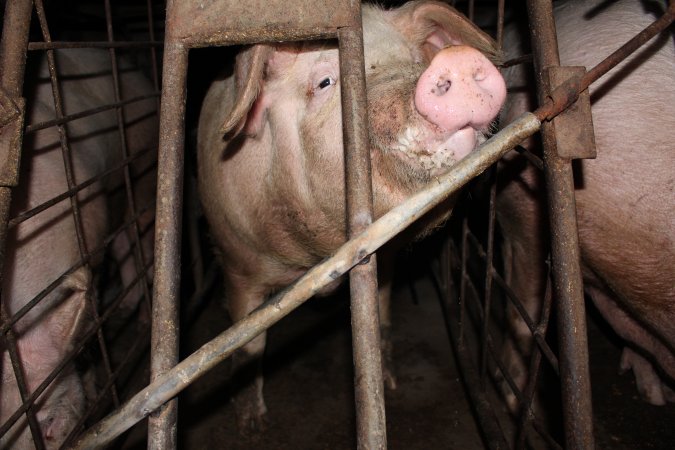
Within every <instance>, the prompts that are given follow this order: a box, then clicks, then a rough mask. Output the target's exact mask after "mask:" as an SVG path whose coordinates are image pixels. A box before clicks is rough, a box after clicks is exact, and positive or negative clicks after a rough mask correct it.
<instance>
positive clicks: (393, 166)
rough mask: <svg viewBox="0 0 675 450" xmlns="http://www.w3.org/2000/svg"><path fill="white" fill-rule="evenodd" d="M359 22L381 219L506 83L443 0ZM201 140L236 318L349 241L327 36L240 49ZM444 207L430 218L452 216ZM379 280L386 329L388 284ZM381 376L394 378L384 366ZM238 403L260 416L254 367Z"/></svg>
mask: <svg viewBox="0 0 675 450" xmlns="http://www.w3.org/2000/svg"><path fill="white" fill-rule="evenodd" d="M363 29H364V51H365V70H366V84H367V103H368V113H369V121H370V122H369V124H370V134H369V135H370V140H369V144H370V155H371V163H372V183H373V201H374V214H375V216H376V217H379V216H381V215H382V214H383V213H385V212H386V211H388V210H389V209H390V208H392V207H393V206H394V205H397V204H398V203H400V202H401V201H403V200H404V199H406V198H407V197H408V196H409V195H411V194H412V193H414V192H416V191H417V190H419V189H420V188H421V187H423V186H424V185H425V184H426V183H428V182H430V181H432V180H433V179H434V177H435V176H437V175H439V174H442V173H444V172H445V171H447V170H448V169H449V168H450V167H452V166H453V164H455V162H456V161H458V160H460V159H461V158H463V157H464V156H466V155H467V154H468V153H469V152H471V151H472V150H473V149H474V148H475V147H476V146H477V145H478V144H479V143H481V142H482V141H483V140H484V139H485V134H486V133H487V132H488V131H489V127H490V124H491V121H492V120H493V119H494V118H495V116H496V115H497V113H498V111H499V109H500V107H501V105H502V102H503V100H504V97H505V87H504V83H503V80H502V78H501V75H500V74H499V72H498V71H497V69H496V68H495V67H494V65H493V64H492V63H491V60H495V59H497V58H498V51H497V50H496V48H495V45H494V42H493V41H492V40H491V39H490V38H489V37H488V36H487V35H486V34H484V33H483V32H481V31H480V30H479V29H477V28H476V27H475V26H474V25H473V24H471V23H470V22H469V21H468V20H467V19H466V18H464V17H463V16H462V15H461V14H459V13H458V12H457V11H455V10H454V9H452V8H450V7H448V6H447V5H445V4H443V3H440V2H431V1H420V2H411V3H408V4H406V5H404V6H403V7H401V8H399V9H395V10H390V11H387V10H383V9H381V8H378V7H374V6H369V5H364V6H363ZM223 136H224V137H223ZM198 147H199V149H198V151H199V154H198V178H199V193H200V197H201V201H202V204H203V207H204V212H205V215H206V217H207V219H208V222H209V225H210V229H211V234H212V235H213V237H214V240H215V243H216V245H217V247H218V250H219V255H220V259H221V262H222V266H223V271H224V274H225V291H226V292H225V296H226V300H227V304H228V307H229V312H230V315H231V316H232V319H233V320H235V321H236V320H239V319H241V318H242V317H244V316H245V315H246V314H248V313H249V312H250V311H252V310H253V309H254V308H256V307H257V306H259V305H260V304H261V303H262V302H263V301H264V300H265V299H266V297H267V296H268V295H270V294H271V293H272V292H274V291H276V290H278V289H280V288H282V287H284V286H286V285H288V284H290V283H291V282H293V281H294V280H295V279H297V278H298V277H299V276H301V275H302V274H303V273H304V272H305V271H306V270H307V269H308V268H310V267H312V266H313V265H314V264H316V263H317V262H319V261H320V260H321V259H323V258H325V257H326V256H328V255H330V254H331V253H332V252H333V251H334V250H335V249H336V248H337V247H338V246H339V245H340V244H342V243H343V242H344V241H345V238H346V226H345V221H346V217H345V190H344V161H343V148H342V121H341V107H340V74H339V64H338V52H337V49H336V44H335V42H326V41H321V42H310V43H300V44H275V45H255V46H253V47H250V48H248V49H246V50H244V51H243V52H242V53H240V54H239V56H238V57H237V60H236V66H235V69H234V72H233V74H232V75H230V76H229V77H226V78H225V79H224V80H222V81H218V82H215V83H213V85H212V86H211V88H210V90H209V92H208V94H207V96H206V99H205V101H204V104H203V106H202V111H201V117H200V123H199V133H198ZM451 206H452V205H451V202H448V203H447V204H446V205H445V209H444V210H443V211H442V212H440V213H438V214H437V216H436V217H435V218H434V219H435V220H434V221H435V222H436V223H437V222H438V221H439V220H442V219H444V218H447V217H448V215H449V214H450V211H451ZM380 261H381V263H382V264H381V265H384V264H386V261H382V259H381V260H380ZM381 288H382V289H384V291H385V292H382V290H381V293H380V296H381V299H380V300H381V302H382V303H381V307H380V311H381V313H380V314H381V323H382V326H383V328H385V329H386V328H387V327H388V326H389V317H388V313H387V307H386V304H387V303H388V283H387V282H386V281H384V282H381ZM386 334H387V333H385V332H383V336H386ZM264 342H265V335H264V334H263V335H261V336H259V337H258V338H256V339H255V340H254V341H252V342H251V343H250V344H249V345H247V346H246V347H245V348H244V349H242V350H241V351H239V352H237V353H236V354H235V356H234V365H235V366H241V365H243V364H244V363H245V362H247V361H251V360H256V358H257V357H259V356H260V355H261V354H262V352H263V349H264ZM383 348H385V349H387V348H390V346H389V345H388V344H387V343H383ZM385 351H386V350H385ZM384 360H385V361H387V360H388V358H387V356H386V355H385V357H384ZM385 379H386V380H387V384H388V385H389V386H390V387H393V386H395V380H394V378H393V375H391V372H390V371H389V370H388V368H387V367H385ZM235 409H236V412H237V420H238V425H239V429H240V431H244V432H245V431H247V430H250V429H257V428H259V427H260V426H261V425H262V424H263V420H262V419H263V416H264V414H265V412H266V407H265V404H264V401H263V396H262V379H261V377H260V376H258V377H257V378H256V380H255V381H254V382H253V383H248V384H247V385H246V387H244V388H243V389H242V390H241V391H240V393H239V394H238V395H236V396H235Z"/></svg>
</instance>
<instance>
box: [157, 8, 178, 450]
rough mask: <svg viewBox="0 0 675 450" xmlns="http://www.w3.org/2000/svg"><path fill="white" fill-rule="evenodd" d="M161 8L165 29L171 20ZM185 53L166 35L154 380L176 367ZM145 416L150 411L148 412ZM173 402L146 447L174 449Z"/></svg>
mask: <svg viewBox="0 0 675 450" xmlns="http://www.w3.org/2000/svg"><path fill="white" fill-rule="evenodd" d="M178 3H180V2H177V1H173V0H172V1H170V2H169V4H168V7H167V11H168V12H167V29H169V30H170V29H171V28H172V23H173V20H175V18H176V17H175V11H174V8H175V6H176V4H178ZM187 64H188V49H187V48H186V47H184V46H183V45H182V44H180V43H177V42H176V41H175V40H173V39H172V37H171V36H168V39H167V41H166V44H165V47H164V72H163V81H162V99H161V103H162V110H161V115H160V125H159V129H160V136H159V155H158V163H157V164H158V167H157V212H156V219H155V230H156V232H155V271H154V273H155V278H154V286H153V298H154V302H153V313H152V342H151V349H152V356H151V363H150V365H151V371H150V379H151V381H155V380H157V379H159V378H160V377H163V375H164V374H165V373H167V371H168V370H169V369H171V368H172V367H174V366H175V365H176V364H177V363H178V337H179V336H178V302H179V300H180V270H179V269H178V268H179V267H180V259H181V253H180V252H181V224H182V209H183V201H182V200H183V196H182V193H183V158H184V155H183V147H184V133H185V120H184V119H185V98H186V86H187V67H188V66H187ZM148 412H150V411H148ZM177 417H178V404H177V401H176V400H173V401H171V402H169V403H168V404H166V405H165V406H163V407H162V408H161V409H160V410H159V411H157V412H156V413H154V414H153V415H152V416H151V417H150V419H149V422H148V448H150V449H171V448H175V447H176V419H177Z"/></svg>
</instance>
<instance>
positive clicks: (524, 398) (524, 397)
mask: <svg viewBox="0 0 675 450" xmlns="http://www.w3.org/2000/svg"><path fill="white" fill-rule="evenodd" d="M466 284H467V286H468V287H469V288H470V289H469V292H470V293H471V294H472V295H471V298H473V300H474V304H475V305H476V308H477V309H476V311H477V313H478V318H477V319H478V321H479V322H480V324H482V323H484V322H485V311H484V310H483V308H482V305H481V302H480V295H479V293H478V289H477V288H476V285H475V284H474V282H473V280H472V279H471V277H470V276H468V275H467V276H466ZM549 307H550V303H549ZM474 325H475V327H476V329H478V328H479V327H478V324H474ZM486 340H487V348H488V350H489V352H490V356H491V358H492V360H493V361H494V362H495V364H496V365H497V368H498V369H499V371H500V372H501V373H502V376H503V377H504V380H505V381H506V382H507V384H508V385H509V387H510V388H511V391H512V392H513V394H514V395H515V396H516V399H517V400H518V403H519V404H521V405H529V403H530V402H531V400H532V397H531V395H533V393H532V394H528V393H527V392H525V393H524V392H522V391H521V390H520V389H519V388H518V386H517V385H516V383H515V381H514V380H513V377H512V376H511V374H510V373H509V372H508V370H507V368H506V366H505V365H504V363H503V362H502V360H501V359H500V356H501V353H500V352H498V350H497V349H496V348H495V345H494V342H493V340H492V336H491V335H490V333H488V334H487V336H486ZM453 344H454V343H453ZM462 350H463V351H464V352H465V353H467V357H468V349H466V346H464V348H463V349H458V350H456V351H462ZM470 370H473V371H474V373H475V374H476V375H477V372H475V368H473V366H472V367H471V369H470ZM478 381H479V378H475V379H474V378H471V379H470V380H468V381H466V385H467V387H468V388H469V389H473V390H477V391H479V393H478V394H476V393H473V394H471V395H473V396H476V395H478V396H479V397H480V396H483V395H484V392H485V386H484V385H481V384H480V383H479V382H478ZM528 395H529V396H528ZM528 412H529V411H528ZM479 414H488V416H487V417H482V418H480V419H479V420H480V424H481V427H482V426H484V425H483V424H484V423H485V422H486V421H488V422H489V417H490V415H492V411H481V412H480V413H479ZM531 419H532V420H531V422H532V424H533V426H534V428H535V430H536V431H537V432H538V433H539V434H540V435H541V436H542V438H544V439H545V440H546V442H547V443H548V444H549V445H550V446H551V447H552V448H561V447H560V445H559V444H558V443H557V442H556V441H555V440H554V439H553V437H552V436H550V434H549V433H548V432H547V431H546V427H545V425H544V424H542V423H541V421H540V420H537V419H536V418H534V417H531ZM528 423H529V422H528ZM488 426H490V427H493V426H492V425H488ZM483 431H484V432H485V433H486V434H487V435H488V436H490V438H489V440H494V439H495V436H493V434H494V433H495V431H496V430H495V429H494V427H493V429H492V430H491V431H490V430H487V429H484V430H483Z"/></svg>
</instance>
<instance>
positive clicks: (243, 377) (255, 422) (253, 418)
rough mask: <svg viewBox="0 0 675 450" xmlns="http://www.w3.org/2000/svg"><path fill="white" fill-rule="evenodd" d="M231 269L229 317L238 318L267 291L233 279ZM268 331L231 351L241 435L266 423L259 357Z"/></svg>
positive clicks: (236, 411)
mask: <svg viewBox="0 0 675 450" xmlns="http://www.w3.org/2000/svg"><path fill="white" fill-rule="evenodd" d="M228 275H231V273H229V274H228V273H226V277H228V279H229V280H230V283H228V286H227V287H226V296H227V306H228V310H229V313H230V318H231V319H232V321H233V322H237V321H239V320H241V319H243V318H244V317H246V316H247V315H248V314H249V313H250V312H251V311H253V310H254V309H255V308H257V307H258V306H260V305H261V304H262V303H263V302H264V300H265V298H266V294H267V293H266V292H263V291H262V290H261V289H256V288H255V287H251V286H247V283H246V282H245V281H242V282H240V283H237V282H236V281H234V282H233V278H234V277H232V276H228ZM266 336H267V333H266V332H263V333H262V334H260V335H259V336H257V337H256V338H255V339H253V340H252V341H251V342H249V343H248V344H246V345H244V346H243V347H241V348H240V349H238V350H236V351H235V352H234V354H233V355H232V373H233V375H234V378H233V379H234V382H235V389H236V392H235V393H234V395H233V403H234V410H235V414H236V419H237V429H238V430H239V433H241V434H243V435H248V434H255V433H257V432H259V431H262V430H264V429H265V427H266V418H265V415H266V414H267V406H266V405H265V399H264V398H263V373H262V357H263V353H264V352H265V340H266Z"/></svg>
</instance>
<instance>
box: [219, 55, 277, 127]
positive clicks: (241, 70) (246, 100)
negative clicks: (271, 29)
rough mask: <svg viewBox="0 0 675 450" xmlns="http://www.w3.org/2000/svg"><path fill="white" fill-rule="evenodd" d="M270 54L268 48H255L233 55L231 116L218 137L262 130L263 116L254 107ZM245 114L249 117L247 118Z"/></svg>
mask: <svg viewBox="0 0 675 450" xmlns="http://www.w3.org/2000/svg"><path fill="white" fill-rule="evenodd" d="M272 52H273V48H272V47H271V46H269V45H264V44H256V45H253V46H251V47H249V48H247V49H246V50H243V51H242V52H240V53H239V54H238V55H237V59H236V63H235V69H234V78H235V83H236V90H237V95H236V99H235V101H234V107H233V108H232V112H231V113H230V115H229V116H228V118H227V119H226V120H225V123H223V126H222V127H221V128H220V131H221V133H223V134H227V133H234V134H237V133H239V132H240V131H241V130H242V128H244V126H246V128H247V129H249V130H253V134H255V131H256V130H258V129H259V128H260V126H262V120H263V113H262V111H258V109H259V108H255V106H254V103H255V101H256V99H258V95H259V94H260V90H261V88H262V84H263V78H264V72H265V64H266V63H267V60H268V59H269V57H270V56H271V55H272ZM250 113H251V114H250ZM249 114H250V115H251V116H252V117H249ZM251 122H253V123H251ZM255 122H261V123H260V124H258V123H255Z"/></svg>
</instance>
